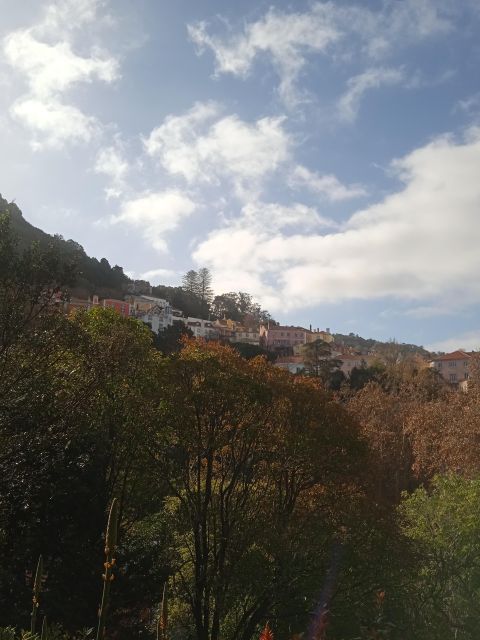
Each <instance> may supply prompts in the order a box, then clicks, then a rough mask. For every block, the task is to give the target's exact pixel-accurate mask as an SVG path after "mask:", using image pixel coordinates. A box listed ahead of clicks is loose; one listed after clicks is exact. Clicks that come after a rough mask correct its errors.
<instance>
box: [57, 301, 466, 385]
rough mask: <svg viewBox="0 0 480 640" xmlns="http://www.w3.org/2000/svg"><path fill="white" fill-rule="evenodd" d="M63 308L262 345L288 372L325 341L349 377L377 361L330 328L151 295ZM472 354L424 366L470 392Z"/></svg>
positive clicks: (294, 370)
mask: <svg viewBox="0 0 480 640" xmlns="http://www.w3.org/2000/svg"><path fill="white" fill-rule="evenodd" d="M57 303H58V304H59V305H60V304H61V305H63V309H64V311H65V312H66V313H70V312H71V311H74V310H76V309H84V310H89V309H93V308H96V307H101V308H105V309H113V310H114V311H116V312H117V313H119V314H120V315H122V316H123V317H125V318H136V319H137V320H140V321H142V322H144V323H145V324H148V325H149V326H150V327H151V329H152V331H153V332H154V333H160V332H162V331H164V330H165V329H166V328H167V327H170V326H172V325H174V324H182V325H184V326H186V327H188V329H190V331H191V332H192V334H193V335H194V337H195V338H202V339H205V340H220V341H222V342H230V343H243V344H250V345H255V346H260V347H263V348H265V349H267V350H268V351H271V352H273V353H275V354H276V356H277V359H276V361H275V366H277V367H279V368H281V369H284V370H286V371H289V372H290V373H294V374H297V373H301V372H302V371H304V370H305V369H306V362H305V346H306V345H308V344H310V343H312V342H314V341H316V340H322V341H323V342H325V343H327V344H328V345H329V346H330V354H329V355H328V356H326V357H329V358H334V359H335V360H337V361H338V363H339V369H340V370H341V371H342V372H343V373H344V374H345V376H346V377H347V378H348V377H349V376H350V375H351V373H352V371H353V370H354V369H359V368H364V367H369V366H372V365H373V364H374V363H375V362H376V361H377V362H378V360H379V358H378V356H377V355H375V354H372V353H357V352H355V351H353V350H352V349H351V348H345V347H343V346H342V345H338V344H335V341H334V337H333V335H332V334H331V332H330V329H328V328H327V329H325V330H321V329H319V328H317V329H312V326H311V325H310V328H309V329H306V328H305V327H299V326H291V325H277V324H273V323H268V324H266V325H261V326H260V327H259V328H257V327H256V326H254V323H253V322H249V321H248V320H246V323H248V326H247V324H242V323H239V322H236V321H234V320H231V319H229V318H223V319H220V320H206V319H204V318H192V317H185V316H184V315H183V312H182V311H181V310H180V309H174V308H173V307H172V306H171V304H170V303H169V302H168V301H167V300H164V299H162V298H156V297H153V296H151V295H147V294H141V295H138V294H133V293H130V294H128V295H126V296H125V300H116V299H112V298H104V299H100V298H99V297H98V296H96V295H94V296H91V297H89V298H88V299H81V298H75V297H72V298H70V299H69V300H68V301H63V300H60V298H59V299H58V300H57ZM473 355H474V352H467V351H464V350H461V349H459V350H457V351H453V352H452V353H446V354H443V355H439V356H437V357H435V358H433V359H432V360H431V361H430V362H428V363H427V362H425V366H429V367H431V368H433V369H435V370H436V371H438V373H439V374H440V375H441V376H442V378H443V379H444V380H445V381H446V382H448V383H449V384H451V385H453V386H458V387H459V388H463V389H466V387H467V385H468V379H469V375H470V372H469V364H470V362H471V359H472V357H473Z"/></svg>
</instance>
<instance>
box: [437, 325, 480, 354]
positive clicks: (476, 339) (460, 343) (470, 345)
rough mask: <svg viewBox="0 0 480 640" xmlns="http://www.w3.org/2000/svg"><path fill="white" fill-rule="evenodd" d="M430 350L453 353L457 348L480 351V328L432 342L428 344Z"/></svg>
mask: <svg viewBox="0 0 480 640" xmlns="http://www.w3.org/2000/svg"><path fill="white" fill-rule="evenodd" d="M425 349H427V350H428V351H445V352H446V353H451V352H452V351H456V350H457V349H462V350H464V351H480V329H477V330H476V331H467V332H466V333H461V334H460V335H458V336H452V337H451V338H446V339H445V340H439V341H438V342H433V343H432V344H428V345H426V347H425Z"/></svg>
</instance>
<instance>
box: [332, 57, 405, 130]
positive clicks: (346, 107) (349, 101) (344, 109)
mask: <svg viewBox="0 0 480 640" xmlns="http://www.w3.org/2000/svg"><path fill="white" fill-rule="evenodd" d="M404 81H405V73H404V71H403V70H402V69H385V68H378V69H375V68H371V69H367V70H366V71H364V72H363V73H360V74H359V75H357V76H354V77H353V78H350V80H349V81H348V83H347V86H348V89H347V91H346V92H345V93H344V94H343V96H342V97H341V98H340V100H339V101H338V105H337V106H338V115H339V117H340V119H342V120H345V121H346V122H353V121H354V120H355V118H356V117H357V113H358V110H359V109H360V102H361V100H362V98H363V96H364V94H365V93H366V92H367V91H369V90H370V89H378V88H379V87H382V86H392V85H396V84H400V83H402V82H404Z"/></svg>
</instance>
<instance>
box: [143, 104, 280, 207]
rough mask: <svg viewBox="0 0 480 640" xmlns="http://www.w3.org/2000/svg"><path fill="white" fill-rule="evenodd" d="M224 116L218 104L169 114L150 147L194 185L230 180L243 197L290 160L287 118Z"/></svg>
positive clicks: (151, 152)
mask: <svg viewBox="0 0 480 640" xmlns="http://www.w3.org/2000/svg"><path fill="white" fill-rule="evenodd" d="M219 113H220V107H219V106H218V105H216V104H213V103H206V104H202V103H197V104H195V105H194V107H193V108H192V109H190V111H188V112H187V113H186V114H184V115H181V116H168V117H167V118H166V119H165V121H164V123H163V124H162V125H160V126H159V127H156V128H155V129H154V130H153V131H152V132H151V134H150V136H149V137H148V138H147V139H146V140H145V141H144V145H145V149H146V151H147V153H148V154H149V155H150V156H153V157H155V158H158V160H159V162H160V163H161V165H162V166H163V167H164V168H165V169H166V170H167V171H168V172H169V173H170V174H172V175H180V176H182V177H183V178H185V180H186V181H187V182H189V183H195V182H206V183H213V184H218V182H219V180H220V179H221V178H228V179H230V180H231V181H232V182H233V184H234V187H235V190H236V193H237V195H239V196H242V195H244V194H245V192H246V191H248V193H249V194H250V195H251V194H252V191H256V190H258V189H259V188H260V186H261V182H262V180H263V179H264V178H265V177H267V176H268V175H269V174H271V173H272V172H274V171H275V170H276V169H277V168H278V167H279V166H280V165H281V164H282V163H283V162H285V161H286V160H287V158H288V155H289V146H290V139H289V137H288V135H287V134H286V132H285V131H284V129H283V127H282V123H283V120H284V119H283V118H281V117H277V118H261V119H260V120H257V121H256V122H254V123H248V122H244V121H243V120H241V119H240V118H239V117H238V116H237V115H230V116H225V117H221V118H219Z"/></svg>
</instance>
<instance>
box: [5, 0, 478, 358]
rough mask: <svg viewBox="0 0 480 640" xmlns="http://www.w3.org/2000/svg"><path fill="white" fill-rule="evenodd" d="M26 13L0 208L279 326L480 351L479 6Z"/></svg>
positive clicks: (17, 43) (15, 14)
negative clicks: (206, 273) (208, 277)
mask: <svg viewBox="0 0 480 640" xmlns="http://www.w3.org/2000/svg"><path fill="white" fill-rule="evenodd" d="M16 5H18V6H16ZM16 5H14V4H12V3H11V2H7V1H6V0H0V8H1V9H2V25H1V31H0V87H1V91H0V142H1V145H2V151H3V153H2V154H1V157H0V176H1V180H0V191H1V192H2V194H3V195H4V197H6V198H7V199H15V200H16V201H17V203H18V204H19V205H20V207H21V208H22V209H23V211H24V214H25V217H26V218H27V219H28V220H29V221H30V222H32V223H33V224H35V225H37V226H39V227H41V228H42V229H44V230H46V231H48V232H50V233H61V234H62V235H63V236H65V237H67V238H70V237H71V238H73V239H75V240H76V241H78V242H80V243H81V244H82V245H83V246H84V248H85V250H86V251H87V252H88V253H89V254H90V255H95V256H97V257H103V256H105V257H106V258H108V260H109V261H110V262H111V263H112V264H115V263H117V264H120V265H122V266H123V267H124V269H125V270H126V271H127V272H128V273H129V274H131V275H132V276H134V277H144V278H148V279H149V280H150V281H151V282H153V283H160V282H161V283H166V284H177V283H178V282H179V281H180V278H181V274H182V273H184V272H185V271H186V270H188V269H190V268H197V267H200V266H207V267H209V268H210V269H211V271H212V273H213V275H214V284H215V289H216V291H217V292H218V293H220V292H224V291H231V290H246V291H249V292H250V293H252V294H253V295H254V297H255V298H256V299H257V300H259V301H260V302H261V303H262V304H263V306H265V307H266V308H268V309H269V310H270V311H271V313H272V314H273V315H274V317H275V318H277V319H278V320H280V321H283V322H289V323H298V324H303V325H306V326H308V325H309V324H312V325H314V326H315V327H317V326H318V327H321V328H325V327H330V328H331V329H332V330H333V331H338V332H347V333H348V332H350V331H353V332H355V333H359V334H360V335H363V336H365V337H376V338H379V339H388V338H391V337H395V338H396V339H398V340H399V341H401V342H415V343H417V344H423V345H426V346H429V347H431V348H436V349H445V350H448V349H454V348H457V347H464V348H478V347H480V251H479V245H480V243H479V241H480V219H479V217H480V73H479V69H480V37H479V36H480V2H479V1H478V0H461V1H459V0H370V1H366V0H364V1H362V2H360V1H355V0H350V1H343V0H336V1H335V2H333V1H330V2H323V1H311V2H303V1H301V0H297V1H296V2H290V3H288V2H280V1H279V2H268V3H267V2H259V1H258V0H256V1H249V0H245V1H242V2H233V0H231V1H227V0H222V1H220V0H218V1H214V0H203V1H200V0H175V2H167V1H166V0H164V1H159V0H136V1H135V2H131V1H127V0H115V2H113V0H112V1H111V2H108V1H106V0H105V1H102V0H58V1H55V2H54V1H52V2H48V0H47V1H43V2H35V1H32V2H29V3H28V5H27V3H16Z"/></svg>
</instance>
